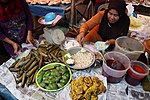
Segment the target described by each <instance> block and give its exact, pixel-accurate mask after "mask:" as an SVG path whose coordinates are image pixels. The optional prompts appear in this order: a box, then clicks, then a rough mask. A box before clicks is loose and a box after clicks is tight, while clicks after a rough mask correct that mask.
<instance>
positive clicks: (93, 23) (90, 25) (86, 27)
mask: <svg viewBox="0 0 150 100" xmlns="http://www.w3.org/2000/svg"><path fill="white" fill-rule="evenodd" d="M103 15H104V11H100V12H98V13H97V14H96V15H95V16H93V17H92V18H91V19H89V20H88V21H87V22H85V23H84V24H83V25H82V26H81V27H80V33H87V32H88V31H89V30H91V29H93V28H94V27H95V26H96V25H98V24H100V21H101V20H102V17H103Z"/></svg>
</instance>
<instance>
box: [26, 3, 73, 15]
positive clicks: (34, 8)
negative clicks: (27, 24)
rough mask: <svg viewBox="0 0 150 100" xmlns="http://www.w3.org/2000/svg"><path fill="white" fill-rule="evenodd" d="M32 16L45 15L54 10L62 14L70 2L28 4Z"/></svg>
mask: <svg viewBox="0 0 150 100" xmlns="http://www.w3.org/2000/svg"><path fill="white" fill-rule="evenodd" d="M28 5H29V8H30V10H31V13H32V15H33V16H45V15H46V14H47V13H49V12H55V13H56V14H58V15H61V16H64V14H65V9H66V8H67V7H69V6H70V5H71V4H60V5H54V6H48V5H32V4H28Z"/></svg>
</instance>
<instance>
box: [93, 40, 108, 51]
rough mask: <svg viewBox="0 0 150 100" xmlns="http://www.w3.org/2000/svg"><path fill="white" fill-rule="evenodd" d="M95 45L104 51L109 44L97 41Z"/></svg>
mask: <svg viewBox="0 0 150 100" xmlns="http://www.w3.org/2000/svg"><path fill="white" fill-rule="evenodd" d="M95 46H96V48H97V49H98V50H100V51H104V50H105V49H107V48H108V46H109V44H106V42H103V41H97V42H96V43H95Z"/></svg>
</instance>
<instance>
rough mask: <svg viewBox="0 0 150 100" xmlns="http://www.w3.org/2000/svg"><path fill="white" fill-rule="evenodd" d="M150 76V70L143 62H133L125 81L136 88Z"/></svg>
mask: <svg viewBox="0 0 150 100" xmlns="http://www.w3.org/2000/svg"><path fill="white" fill-rule="evenodd" d="M148 74H149V68H148V66H147V65H145V64H144V63H143V62H141V61H131V67H130V69H129V70H128V72H127V75H126V77H125V80H126V82H127V83H128V84H130V85H133V86H136V85H138V84H140V82H141V80H142V79H143V78H144V77H145V76H146V75H148Z"/></svg>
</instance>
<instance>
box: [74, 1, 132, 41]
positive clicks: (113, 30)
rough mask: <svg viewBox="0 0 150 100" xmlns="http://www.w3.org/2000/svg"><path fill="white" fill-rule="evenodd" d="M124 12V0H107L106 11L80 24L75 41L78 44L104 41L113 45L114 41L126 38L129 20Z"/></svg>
mask: <svg viewBox="0 0 150 100" xmlns="http://www.w3.org/2000/svg"><path fill="white" fill-rule="evenodd" d="M125 10H126V3H125V1H124V0H109V5H108V9H107V10H104V11H99V12H98V13H97V14H96V15H95V16H93V17H92V18H91V19H90V20H88V21H87V22H85V23H84V24H82V26H81V27H80V31H79V34H78V35H77V37H76V39H77V41H78V42H80V43H82V42H96V41H106V43H109V44H115V39H116V38H118V37H120V36H126V35H127V33H128V30H129V25H130V19H129V17H128V16H127V14H126V13H125ZM88 32H89V33H88Z"/></svg>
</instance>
